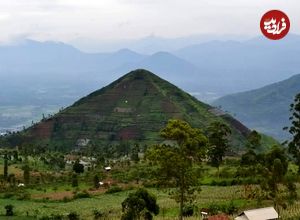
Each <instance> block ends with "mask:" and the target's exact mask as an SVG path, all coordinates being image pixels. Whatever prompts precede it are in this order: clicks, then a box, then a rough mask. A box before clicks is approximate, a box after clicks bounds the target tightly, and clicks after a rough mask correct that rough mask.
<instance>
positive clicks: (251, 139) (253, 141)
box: [247, 130, 261, 150]
mask: <svg viewBox="0 0 300 220" xmlns="http://www.w3.org/2000/svg"><path fill="white" fill-rule="evenodd" d="M247 140H248V145H247V148H248V150H257V149H259V148H260V147H261V135H260V134H259V133H258V132H257V131H256V130H253V131H251V132H250V134H249V135H248V137H247Z"/></svg>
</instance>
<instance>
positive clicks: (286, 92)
mask: <svg viewBox="0 0 300 220" xmlns="http://www.w3.org/2000/svg"><path fill="white" fill-rule="evenodd" d="M299 92H300V75H295V76H293V77H291V78H289V79H287V80H284V81H281V82H278V83H274V84H271V85H268V86H265V87H263V88H260V89H256V90H252V91H248V92H242V93H237V94H233V95H228V96H224V97H222V98H220V99H218V100H216V101H215V102H214V103H213V104H214V105H215V106H221V107H222V109H223V110H226V111H228V112H229V113H231V114H232V115H234V116H235V117H236V118H237V119H238V120H240V121H241V122H243V123H244V124H245V125H247V126H248V127H249V128H252V129H257V130H258V131H261V132H263V133H266V134H268V135H271V136H273V137H276V138H278V139H281V140H283V139H286V138H287V137H288V133H287V132H286V131H283V130H282V128H283V127H285V126H289V125H290V122H289V116H290V113H289V106H290V104H291V103H292V102H293V99H294V97H295V95H296V94H297V93H299Z"/></svg>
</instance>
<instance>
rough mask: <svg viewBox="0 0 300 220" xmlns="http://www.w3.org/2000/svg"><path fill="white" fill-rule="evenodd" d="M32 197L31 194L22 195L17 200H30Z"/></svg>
mask: <svg viewBox="0 0 300 220" xmlns="http://www.w3.org/2000/svg"><path fill="white" fill-rule="evenodd" d="M30 197H31V195H30V193H20V194H18V195H17V200H29V199H30Z"/></svg>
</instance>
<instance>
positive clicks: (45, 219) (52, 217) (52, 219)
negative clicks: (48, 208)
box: [39, 214, 64, 220]
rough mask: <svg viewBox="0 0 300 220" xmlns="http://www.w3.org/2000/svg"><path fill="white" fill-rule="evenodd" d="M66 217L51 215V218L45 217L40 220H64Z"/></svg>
mask: <svg viewBox="0 0 300 220" xmlns="http://www.w3.org/2000/svg"><path fill="white" fill-rule="evenodd" d="M63 219H64V216H63V215H53V214H52V215H50V216H43V217H41V218H39V220H63Z"/></svg>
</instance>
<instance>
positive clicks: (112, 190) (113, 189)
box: [105, 186, 123, 194]
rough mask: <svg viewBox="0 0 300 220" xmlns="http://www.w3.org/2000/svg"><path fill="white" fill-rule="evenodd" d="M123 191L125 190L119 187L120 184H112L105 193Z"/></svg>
mask: <svg viewBox="0 0 300 220" xmlns="http://www.w3.org/2000/svg"><path fill="white" fill-rule="evenodd" d="M121 191H123V189H122V188H121V187H119V186H112V187H110V188H109V189H108V190H107V191H106V192H105V193H107V194H112V193H117V192H121Z"/></svg>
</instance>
